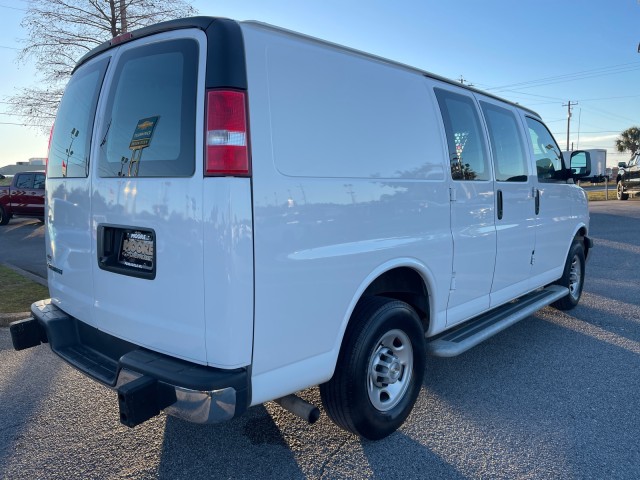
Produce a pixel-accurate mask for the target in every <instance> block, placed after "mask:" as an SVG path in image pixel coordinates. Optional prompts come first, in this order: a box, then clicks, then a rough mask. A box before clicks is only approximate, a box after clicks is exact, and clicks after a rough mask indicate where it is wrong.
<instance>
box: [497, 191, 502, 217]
mask: <svg viewBox="0 0 640 480" xmlns="http://www.w3.org/2000/svg"><path fill="white" fill-rule="evenodd" d="M498 220H502V190H498Z"/></svg>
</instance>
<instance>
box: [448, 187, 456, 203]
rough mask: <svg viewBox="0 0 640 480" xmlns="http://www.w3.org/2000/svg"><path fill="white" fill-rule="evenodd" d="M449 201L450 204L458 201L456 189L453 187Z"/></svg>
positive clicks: (450, 188) (450, 189)
mask: <svg viewBox="0 0 640 480" xmlns="http://www.w3.org/2000/svg"><path fill="white" fill-rule="evenodd" d="M449 201H450V202H455V201H456V189H455V188H453V187H449Z"/></svg>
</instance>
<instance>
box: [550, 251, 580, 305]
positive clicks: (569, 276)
mask: <svg viewBox="0 0 640 480" xmlns="http://www.w3.org/2000/svg"><path fill="white" fill-rule="evenodd" d="M584 266H585V261H584V246H583V244H582V242H581V241H580V240H577V239H575V240H574V241H573V244H572V245H571V248H570V249H569V255H568V256H567V262H566V263H565V266H564V272H563V273H562V277H561V278H560V280H558V281H557V282H555V285H560V286H562V287H567V288H568V289H569V295H567V296H565V297H562V298H561V299H560V300H556V301H555V302H554V303H553V304H552V305H553V306H554V307H555V308H557V309H558V310H571V309H572V308H573V307H575V306H576V305H578V302H579V301H580V296H581V295H582V287H583V286H584Z"/></svg>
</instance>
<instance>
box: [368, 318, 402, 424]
mask: <svg viewBox="0 0 640 480" xmlns="http://www.w3.org/2000/svg"><path fill="white" fill-rule="evenodd" d="M412 373H413V347H412V346H411V341H410V340H409V337H408V336H407V334H406V333H404V332H403V331H402V330H390V331H388V332H387V333H385V334H384V335H383V336H382V337H381V338H380V340H378V342H377V347H376V348H375V350H374V352H373V354H372V355H371V357H370V360H369V374H368V375H367V393H368V394H369V400H371V403H372V405H373V406H374V407H375V408H376V409H377V410H379V411H381V412H387V411H389V410H391V409H392V408H393V407H395V406H396V405H397V404H398V403H399V402H400V400H402V398H403V397H404V395H405V393H406V392H407V389H408V388H409V384H410V383H411V374H412Z"/></svg>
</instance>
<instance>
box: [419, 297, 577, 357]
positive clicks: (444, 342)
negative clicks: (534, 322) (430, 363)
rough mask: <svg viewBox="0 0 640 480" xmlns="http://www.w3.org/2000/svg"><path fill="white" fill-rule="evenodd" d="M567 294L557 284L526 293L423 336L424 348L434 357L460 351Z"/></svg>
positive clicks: (451, 354)
mask: <svg viewBox="0 0 640 480" xmlns="http://www.w3.org/2000/svg"><path fill="white" fill-rule="evenodd" d="M568 294H569V289H568V288H565V287H561V286H559V285H550V286H548V287H546V288H544V289H542V290H537V291H535V292H532V293H529V294H527V295H525V296H524V297H520V298H519V299H517V300H514V301H513V302H510V303H507V304H506V305H502V306H501V307H498V308H496V309H494V310H491V311H489V312H487V313H484V314H482V315H480V316H479V317H477V318H474V319H473V320H469V321H468V322H465V323H463V324H461V325H460V326H458V327H455V328H454V329H452V330H449V331H446V332H444V333H442V334H440V335H437V336H435V337H432V339H427V341H428V343H427V352H428V353H429V354H431V355H434V356H436V357H455V356H456V355H460V354H461V353H464V352H466V351H467V350H469V349H470V348H472V347H475V346H476V345H478V344H479V343H481V342H484V341H485V340H487V339H488V338H491V337H493V336H494V335H495V334H496V333H499V332H501V331H502V330H504V329H505V328H507V327H510V326H511V325H513V324H514V323H517V322H519V321H520V320H523V319H525V318H527V317H528V316H530V315H532V314H534V313H535V312H537V311H538V310H540V309H541V308H543V307H546V306H547V305H549V304H551V303H553V302H555V301H556V300H559V299H560V298H562V297H564V296H565V295H568ZM429 340H430V341H429Z"/></svg>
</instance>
